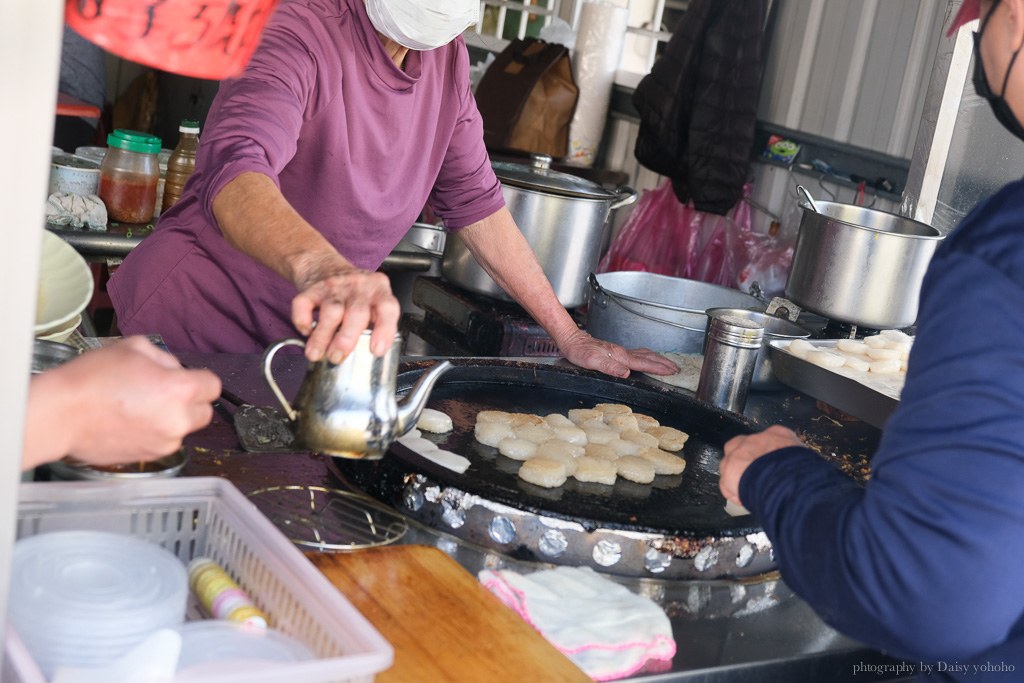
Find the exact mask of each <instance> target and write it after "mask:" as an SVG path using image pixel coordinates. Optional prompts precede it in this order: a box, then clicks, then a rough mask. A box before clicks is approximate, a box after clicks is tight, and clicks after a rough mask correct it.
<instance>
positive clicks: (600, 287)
mask: <svg viewBox="0 0 1024 683" xmlns="http://www.w3.org/2000/svg"><path fill="white" fill-rule="evenodd" d="M589 283H590V288H589V291H590V299H589V304H588V307H587V325H586V327H587V332H589V333H590V334H591V335H592V336H594V337H597V338H598V339H604V340H605V341H610V342H614V343H616V344H619V345H621V346H625V347H626V348H639V347H645V348H648V349H651V350H653V351H675V352H676V353H700V352H701V348H702V347H703V345H704V328H705V326H706V325H707V319H708V316H707V313H706V312H705V311H707V309H709V308H719V307H721V308H755V309H758V310H764V304H762V303H761V302H760V301H758V300H757V299H755V298H754V297H752V296H750V295H749V294H744V293H743V292H741V291H739V290H736V289H729V288H728V287H720V286H718V285H711V284H708V283H706V282H698V281H696V280H687V279H685V278H679V277H669V276H667V275H656V274H654V273H641V272H632V271H624V272H619V273H601V274H599V275H591V276H590V278H589Z"/></svg>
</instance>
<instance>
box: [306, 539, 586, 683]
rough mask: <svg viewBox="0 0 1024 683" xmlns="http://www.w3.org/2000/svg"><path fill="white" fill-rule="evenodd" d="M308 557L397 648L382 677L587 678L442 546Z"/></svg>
mask: <svg viewBox="0 0 1024 683" xmlns="http://www.w3.org/2000/svg"><path fill="white" fill-rule="evenodd" d="M308 557H309V559H310V560H311V561H312V562H313V564H315V565H316V566H317V567H318V568H319V569H320V570H321V571H322V572H323V573H324V574H325V575H326V576H327V578H328V579H329V580H330V581H331V583H333V584H334V585H335V586H336V587H337V588H338V590H340V591H341V592H342V593H344V594H345V597H347V598H348V600H349V601H350V602H351V603H352V604H353V605H355V606H356V607H357V608H358V609H359V611H360V612H362V613H363V616H365V617H366V618H367V619H368V620H369V621H370V623H372V624H373V625H374V626H375V627H376V628H377V630H378V631H380V633H381V635H383V636H384V638H386V639H387V640H388V642H390V643H391V645H392V646H393V647H394V648H395V662H394V664H393V665H392V666H391V668H389V669H387V670H386V671H382V672H381V673H379V674H377V677H376V678H375V679H374V680H375V681H376V682H377V683H406V682H408V683H422V682H423V681H474V682H476V681H487V682H488V683H499V682H501V681H509V682H512V681H515V682H516V683H520V682H521V681H545V683H556V682H560V681H581V682H582V681H590V678H589V677H588V676H587V675H586V674H584V673H583V672H582V671H581V670H580V669H579V668H577V667H576V665H574V664H573V663H572V662H571V661H569V659H568V658H566V657H565V656H564V655H563V654H562V653H560V652H559V651H558V650H556V649H555V648H554V646H552V645H551V644H550V643H548V642H547V641H546V640H544V638H543V637H542V636H541V635H540V634H539V633H538V632H537V631H535V630H534V629H533V628H532V627H531V626H530V625H529V624H527V623H526V622H525V621H523V620H522V619H521V618H520V617H519V615H518V614H516V613H515V612H513V611H512V610H511V609H509V608H508V607H506V606H505V605H503V604H502V603H501V602H499V601H498V599H497V598H495V597H494V596H493V595H491V593H490V592H489V591H488V590H487V589H486V588H484V587H483V586H482V585H481V584H480V582H479V581H477V580H476V578H475V577H474V576H472V575H471V574H470V573H469V572H467V571H466V570H465V569H463V568H462V567H461V566H459V564H457V563H456V562H455V561H454V560H453V559H451V558H450V557H448V556H447V555H445V554H444V553H443V552H441V551H440V550H438V549H437V548H431V547H427V546H417V545H401V546H389V547H385V548H373V549H369V550H360V551H358V552H354V553H337V554H321V553H310V554H309V555H308Z"/></svg>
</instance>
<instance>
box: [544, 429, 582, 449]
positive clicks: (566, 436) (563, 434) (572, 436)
mask: <svg viewBox="0 0 1024 683" xmlns="http://www.w3.org/2000/svg"><path fill="white" fill-rule="evenodd" d="M552 431H553V432H554V434H555V438H556V439H561V440H562V441H568V442H569V443H574V444H579V445H580V446H582V445H584V444H586V443H587V433H586V432H585V431H583V430H582V429H580V428H579V427H577V426H575V425H573V426H571V427H554V428H553V429H552Z"/></svg>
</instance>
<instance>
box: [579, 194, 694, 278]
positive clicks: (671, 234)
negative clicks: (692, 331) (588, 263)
mask: <svg viewBox="0 0 1024 683" xmlns="http://www.w3.org/2000/svg"><path fill="white" fill-rule="evenodd" d="M702 220H703V214H702V213H701V212H700V211H697V210H696V209H694V208H693V207H692V206H688V205H684V204H681V203H679V200H678V199H676V196H675V194H674V193H673V192H672V185H671V183H670V182H668V181H666V182H664V183H662V184H661V186H660V187H658V188H656V189H654V190H644V192H643V194H642V195H641V196H640V201H638V202H637V205H636V208H634V209H633V213H631V214H630V215H629V218H627V219H626V223H625V225H624V226H623V227H622V231H621V232H620V233H619V235H618V236H617V237H616V238H615V240H614V241H613V242H612V245H611V247H610V248H609V249H608V252H607V253H606V254H605V256H604V258H603V259H601V263H600V264H599V265H598V272H599V273H607V272H614V271H620V270H639V271H644V272H648V273H659V274H661V275H671V276H674V277H687V274H688V273H689V272H690V270H691V267H692V265H693V264H692V263H691V262H693V261H695V260H696V258H697V244H698V241H699V239H700V235H701V222H702Z"/></svg>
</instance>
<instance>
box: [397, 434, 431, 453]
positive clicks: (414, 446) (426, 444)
mask: <svg viewBox="0 0 1024 683" xmlns="http://www.w3.org/2000/svg"><path fill="white" fill-rule="evenodd" d="M398 443H400V444H402V445H403V446H405V447H406V448H408V449H410V450H412V451H415V452H417V453H419V454H420V455H422V454H424V453H429V452H430V451H436V450H437V449H438V445H437V444H436V443H434V442H433V441H431V440H430V439H424V438H423V437H422V436H409V435H408V434H406V435H405V436H403V437H402V438H400V439H399V440H398Z"/></svg>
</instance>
